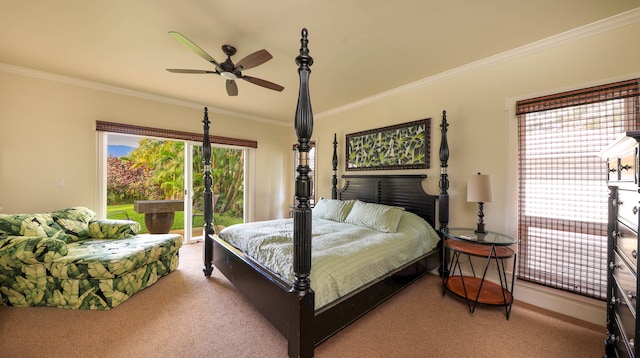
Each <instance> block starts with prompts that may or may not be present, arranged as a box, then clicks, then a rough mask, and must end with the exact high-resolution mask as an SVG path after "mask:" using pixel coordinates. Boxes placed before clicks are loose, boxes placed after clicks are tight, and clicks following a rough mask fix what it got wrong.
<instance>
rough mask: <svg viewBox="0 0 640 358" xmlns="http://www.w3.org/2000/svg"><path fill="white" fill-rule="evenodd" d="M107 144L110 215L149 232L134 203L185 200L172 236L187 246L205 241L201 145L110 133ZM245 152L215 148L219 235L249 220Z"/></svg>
mask: <svg viewBox="0 0 640 358" xmlns="http://www.w3.org/2000/svg"><path fill="white" fill-rule="evenodd" d="M103 140H104V141H105V142H106V145H105V147H106V155H105V156H104V157H105V159H104V163H103V166H104V167H105V168H106V170H104V171H103V172H105V175H106V178H105V179H106V180H103V183H104V182H106V190H105V191H104V192H105V198H103V199H102V200H103V202H104V203H105V204H106V210H105V212H106V216H107V217H108V218H113V219H130V220H135V221H138V222H140V224H141V226H142V230H143V232H146V231H147V229H146V225H145V219H144V213H141V212H137V211H136V210H135V209H136V207H135V205H134V203H135V201H142V200H168V201H172V202H175V201H182V202H183V203H184V205H183V209H182V210H180V211H175V212H174V222H173V226H172V227H171V229H170V231H171V232H176V233H180V234H181V235H183V237H184V239H185V242H197V241H199V240H201V239H202V232H203V226H204V203H203V201H202V199H203V196H204V185H203V181H202V178H203V174H204V169H203V168H204V165H203V161H202V146H201V144H200V143H198V142H190V141H180V140H166V139H162V138H151V137H143V136H135V135H126V134H113V133H105V134H104V137H103ZM245 151H246V149H244V148H234V147H217V146H216V147H213V148H212V160H211V161H212V163H211V164H212V169H211V172H212V173H211V174H212V177H213V183H214V186H213V188H212V190H213V191H214V213H215V216H214V224H215V225H216V229H217V230H219V229H221V228H223V227H225V226H229V225H232V224H234V223H239V222H243V221H244V205H245V202H244V188H245V184H244V181H245V175H244V173H245V168H244V165H245V163H244V157H245ZM185 168H186V170H185Z"/></svg>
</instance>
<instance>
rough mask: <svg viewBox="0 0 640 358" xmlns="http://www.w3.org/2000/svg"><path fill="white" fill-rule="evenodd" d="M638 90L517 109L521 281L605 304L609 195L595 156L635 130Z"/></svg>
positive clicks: (584, 93)
mask: <svg viewBox="0 0 640 358" xmlns="http://www.w3.org/2000/svg"><path fill="white" fill-rule="evenodd" d="M638 83H639V80H638V79H633V80H628V81H622V82H616V83H612V84H607V85H602V86H596V87H590V88H585V89H580V90H575V91H570V92H563V93H558V94H554V95H549V96H544V97H537V98H532V99H527V100H523V101H519V102H517V103H516V114H517V117H518V179H519V182H518V185H519V187H518V209H519V214H518V219H519V220H518V237H519V239H520V243H521V244H520V255H519V262H518V278H519V279H521V280H525V281H530V282H534V283H537V284H541V285H544V286H548V287H553V288H556V289H560V290H564V291H568V292H571V293H575V294H579V295H583V296H587V297H592V298H596V299H601V300H604V299H606V287H607V275H606V274H607V267H606V264H607V262H606V260H607V197H608V189H607V185H606V170H605V163H604V160H603V159H602V158H600V157H599V156H598V153H599V152H600V151H601V150H602V149H604V148H605V147H606V146H607V145H608V144H610V143H611V142H612V141H613V140H615V139H616V138H618V137H620V136H621V135H624V133H625V132H626V131H628V130H636V129H638V120H639V118H638V111H639V108H638V95H639V94H638V93H639V86H638Z"/></svg>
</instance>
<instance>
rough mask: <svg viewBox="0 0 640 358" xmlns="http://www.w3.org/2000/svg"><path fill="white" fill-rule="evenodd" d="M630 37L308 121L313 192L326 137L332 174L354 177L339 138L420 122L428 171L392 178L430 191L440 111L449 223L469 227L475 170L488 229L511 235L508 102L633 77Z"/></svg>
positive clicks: (611, 37)
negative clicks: (426, 121) (488, 187)
mask: <svg viewBox="0 0 640 358" xmlns="http://www.w3.org/2000/svg"><path fill="white" fill-rule="evenodd" d="M638 35H640V24H637V23H636V24H633V25H627V26H625V27H622V28H619V29H616V30H612V31H609V32H606V33H602V34H598V35H595V36H591V37H588V38H584V39H581V40H578V41H574V42H571V43H568V44H565V45H560V46H556V47H553V48H550V49H546V50H541V51H538V52H535V53H533V54H530V55H527V56H524V57H519V58H515V59H510V60H503V61H498V62H495V61H494V62H487V64H486V65H484V66H479V67H481V68H477V69H474V70H471V71H460V73H457V74H455V73H452V74H451V75H449V76H442V78H440V79H434V80H433V81H432V82H430V83H428V84H426V85H424V86H422V87H420V88H415V89H413V90H411V91H408V92H405V93H401V94H397V95H393V96H390V97H388V98H385V99H381V100H379V101H374V102H373V103H370V104H367V105H366V106H362V107H357V108H352V109H350V110H346V111H344V112H341V113H337V114H333V115H329V116H323V115H320V116H319V117H320V118H316V119H315V122H314V133H313V137H314V138H316V140H317V141H318V166H319V167H320V170H319V171H318V174H319V178H318V181H319V183H318V190H319V194H320V195H321V196H330V195H331V192H330V187H331V174H332V173H331V170H330V169H331V168H330V167H331V155H332V144H331V142H332V141H333V134H334V133H337V134H338V142H339V144H338V150H339V152H338V153H339V154H338V157H339V160H340V165H339V173H338V174H339V175H342V174H354V172H345V170H344V151H345V148H344V140H345V135H346V134H348V133H353V132H357V131H362V130H367V129H373V128H379V127H383V126H387V125H392V124H398V123H403V122H409V121H414V120H417V119H422V118H428V117H430V118H431V121H432V123H431V168H430V169H428V170H421V171H417V170H411V171H401V172H400V173H415V174H417V173H425V174H427V175H428V176H429V179H427V181H428V183H427V184H426V189H427V190H428V191H429V192H431V193H433V194H437V193H438V192H439V189H438V177H439V159H438V148H439V145H440V139H441V135H440V127H439V125H440V121H441V117H442V115H441V113H442V110H446V111H447V118H448V122H449V123H450V126H449V132H448V140H449V147H450V152H451V156H450V160H449V170H448V172H449V178H450V181H451V188H450V190H449V193H450V197H451V218H450V221H451V226H470V225H473V224H474V223H475V222H476V219H477V216H476V213H477V204H474V203H467V202H466V181H467V178H468V177H469V176H470V175H474V174H475V173H477V172H482V173H486V174H491V176H492V180H493V188H494V202H492V203H488V204H486V205H485V222H486V223H487V225H488V228H489V229H490V230H491V229H493V230H496V231H502V232H505V231H507V232H509V233H511V234H515V232H514V229H515V226H513V224H512V223H513V222H514V221H515V218H516V212H515V211H514V207H513V201H514V200H515V199H516V197H515V194H516V190H517V187H516V183H515V178H516V176H515V174H516V171H515V170H516V165H517V162H516V161H515V159H516V158H515V156H514V152H515V151H516V150H517V147H516V146H515V145H516V144H517V138H516V137H515V119H514V117H513V111H512V110H513V106H514V103H515V102H514V100H515V99H521V98H528V97H532V96H537V95H541V94H550V93H554V92H557V91H562V90H567V89H573V88H580V87H583V86H589V85H593V84H599V83H606V82H609V81H615V80H619V79H626V78H633V77H635V76H640V72H639V71H640V61H638V59H639V58H640V46H630V44H631V43H632V42H633V41H635V39H637V38H638ZM613 54H615V55H613ZM312 80H313V79H312ZM311 95H312V97H313V93H312V94H311ZM505 108H506V109H507V110H505ZM385 173H395V172H387V171H385Z"/></svg>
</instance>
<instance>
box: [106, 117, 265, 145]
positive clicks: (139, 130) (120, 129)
mask: <svg viewBox="0 0 640 358" xmlns="http://www.w3.org/2000/svg"><path fill="white" fill-rule="evenodd" d="M96 130H97V131H103V132H111V133H123V134H135V135H140V136H146V137H158V138H167V139H179V140H190V141H193V142H202V141H203V138H204V134H202V133H191V132H182V131H174V130H170V129H161V128H152V127H143V126H136V125H132V124H123V123H114V122H105V121H96ZM210 139H211V144H227V145H235V146H240V147H248V148H258V142H257V141H255V140H248V139H237V138H229V137H221V136H215V135H210Z"/></svg>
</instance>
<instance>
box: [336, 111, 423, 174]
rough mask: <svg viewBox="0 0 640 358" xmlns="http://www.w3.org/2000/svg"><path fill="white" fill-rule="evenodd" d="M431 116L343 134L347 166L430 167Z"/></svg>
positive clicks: (376, 168)
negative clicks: (344, 136) (344, 135)
mask: <svg viewBox="0 0 640 358" xmlns="http://www.w3.org/2000/svg"><path fill="white" fill-rule="evenodd" d="M430 147H431V118H426V119H421V120H418V121H413V122H408V123H402V124H396V125H392V126H388V127H382V128H377V129H372V130H367V131H362V132H357V133H351V134H347V135H346V160H345V166H346V168H345V169H346V170H383V169H386V170H391V169H427V168H429V157H430V155H429V154H430V153H429V148H430Z"/></svg>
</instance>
